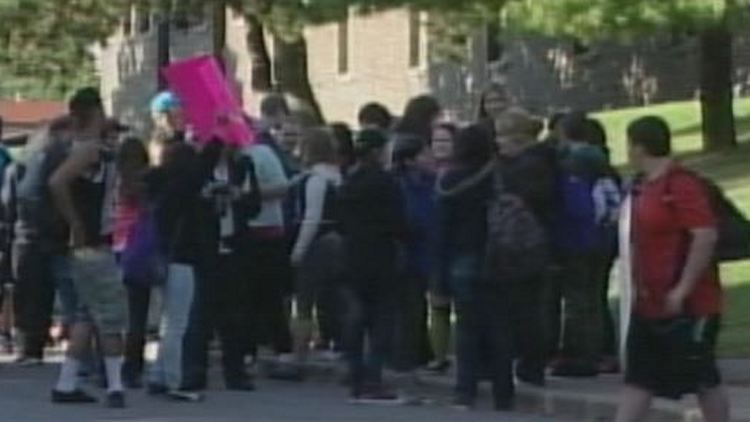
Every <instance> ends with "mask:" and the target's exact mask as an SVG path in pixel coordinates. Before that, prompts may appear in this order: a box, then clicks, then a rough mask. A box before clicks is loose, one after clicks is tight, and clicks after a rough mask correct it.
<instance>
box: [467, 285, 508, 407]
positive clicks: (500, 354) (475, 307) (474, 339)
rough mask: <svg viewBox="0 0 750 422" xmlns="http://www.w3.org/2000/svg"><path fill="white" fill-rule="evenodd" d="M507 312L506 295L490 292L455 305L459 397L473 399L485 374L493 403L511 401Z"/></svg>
mask: <svg viewBox="0 0 750 422" xmlns="http://www.w3.org/2000/svg"><path fill="white" fill-rule="evenodd" d="M508 308H509V306H508V302H507V296H506V294H505V293H503V292H499V291H492V290H491V289H485V290H484V291H482V292H477V295H476V296H474V297H473V298H472V299H471V300H468V301H466V300H460V301H456V316H457V324H456V325H457V326H456V328H457V331H456V346H457V359H458V374H457V376H458V379H457V382H456V392H457V393H458V394H459V395H462V396H465V397H468V398H471V399H474V398H475V397H476V395H477V385H478V383H479V379H480V378H481V377H482V375H484V374H483V372H484V371H483V370H486V371H487V373H488V375H489V379H490V380H491V381H492V391H493V396H494V398H495V400H496V401H499V402H507V401H509V400H511V399H512V398H513V395H514V386H513V364H512V347H513V346H512V339H513V336H512V327H511V321H510V316H509V315H508V311H509V309H508ZM483 363H484V364H486V365H487V367H486V368H484V367H483V366H484V365H483Z"/></svg>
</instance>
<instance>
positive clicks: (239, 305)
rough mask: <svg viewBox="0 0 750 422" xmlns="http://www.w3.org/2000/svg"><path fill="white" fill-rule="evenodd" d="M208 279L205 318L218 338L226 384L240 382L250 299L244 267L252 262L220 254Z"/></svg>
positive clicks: (249, 318) (239, 254) (248, 324)
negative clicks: (206, 317)
mask: <svg viewBox="0 0 750 422" xmlns="http://www.w3.org/2000/svg"><path fill="white" fill-rule="evenodd" d="M215 262H216V265H215V266H214V267H213V269H212V272H211V273H212V274H213V276H212V277H211V278H210V281H209V282H210V283H211V284H210V292H209V296H208V297H209V308H208V309H209V312H210V317H209V318H208V320H209V322H210V325H211V326H212V327H213V329H211V330H209V333H212V332H216V333H217V334H218V335H219V339H220V340H221V347H222V365H223V367H224V378H225V380H226V381H227V383H230V384H231V383H238V382H242V381H244V380H245V378H247V374H246V373H245V354H246V353H247V351H248V347H247V338H248V336H249V333H250V321H251V318H252V308H251V307H250V306H249V304H250V303H251V300H252V296H251V290H250V279H249V278H248V276H247V270H248V269H249V268H250V266H251V265H252V264H254V263H249V262H247V260H246V254H244V253H234V254H229V255H222V256H219V257H218V258H217V260H216V261H215Z"/></svg>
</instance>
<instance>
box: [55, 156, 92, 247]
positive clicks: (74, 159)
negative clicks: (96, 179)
mask: <svg viewBox="0 0 750 422" xmlns="http://www.w3.org/2000/svg"><path fill="white" fill-rule="evenodd" d="M98 159H99V148H98V146H96V145H85V146H81V147H79V148H73V149H72V150H71V152H70V155H69V156H68V158H67V159H66V160H65V161H63V163H62V164H61V165H60V167H58V168H57V170H56V171H55V172H54V173H53V174H52V176H51V177H50V179H49V182H48V183H49V188H50V192H51V193H52V198H53V200H54V203H55V206H56V207H57V209H58V211H59V212H60V214H62V216H63V217H64V218H65V221H66V222H67V223H68V225H69V226H70V230H71V234H72V236H73V247H74V248H75V247H80V246H82V244H83V242H84V239H85V234H84V229H83V222H82V221H81V217H80V216H79V215H78V212H77V211H76V209H75V206H74V204H73V197H72V195H71V192H70V186H71V184H72V183H73V181H74V180H75V179H76V178H78V177H80V176H81V175H82V174H84V172H85V171H86V170H87V169H88V168H89V167H90V166H91V165H92V164H94V163H96V162H97V160H98Z"/></svg>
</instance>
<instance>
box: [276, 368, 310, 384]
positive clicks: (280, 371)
mask: <svg viewBox="0 0 750 422" xmlns="http://www.w3.org/2000/svg"><path fill="white" fill-rule="evenodd" d="M268 378H270V379H272V380H277V381H295V382H301V381H304V380H305V371H304V370H303V369H302V366H300V365H297V364H276V366H275V367H273V368H272V369H271V370H270V371H269V373H268Z"/></svg>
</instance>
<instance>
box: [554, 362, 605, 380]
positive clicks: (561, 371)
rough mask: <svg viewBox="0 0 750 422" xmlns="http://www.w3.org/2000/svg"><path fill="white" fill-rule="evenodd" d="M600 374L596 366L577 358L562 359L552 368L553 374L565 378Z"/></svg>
mask: <svg viewBox="0 0 750 422" xmlns="http://www.w3.org/2000/svg"><path fill="white" fill-rule="evenodd" d="M597 375H599V370H598V368H597V367H596V366H594V365H592V364H589V363H586V362H582V361H576V360H568V361H561V362H560V363H558V364H557V365H556V366H555V367H553V368H552V376H555V377H563V378H593V377H596V376H597Z"/></svg>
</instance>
